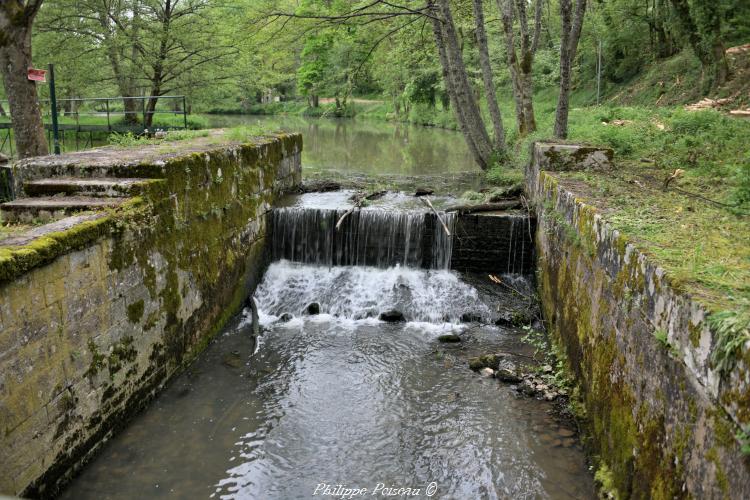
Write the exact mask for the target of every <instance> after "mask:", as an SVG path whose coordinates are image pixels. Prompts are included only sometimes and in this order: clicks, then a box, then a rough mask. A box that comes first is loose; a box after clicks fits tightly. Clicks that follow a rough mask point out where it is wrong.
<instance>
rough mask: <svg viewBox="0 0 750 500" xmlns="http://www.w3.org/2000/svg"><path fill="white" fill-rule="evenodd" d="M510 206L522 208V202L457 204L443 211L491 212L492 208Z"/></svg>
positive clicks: (509, 207) (499, 208) (504, 208)
mask: <svg viewBox="0 0 750 500" xmlns="http://www.w3.org/2000/svg"><path fill="white" fill-rule="evenodd" d="M512 208H523V203H521V200H503V201H498V202H495V203H479V204H477V205H457V206H453V207H448V208H446V209H445V211H446V212H458V213H459V214H471V213H474V212H492V211H493V210H509V209H512Z"/></svg>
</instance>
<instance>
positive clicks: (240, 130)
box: [225, 125, 269, 142]
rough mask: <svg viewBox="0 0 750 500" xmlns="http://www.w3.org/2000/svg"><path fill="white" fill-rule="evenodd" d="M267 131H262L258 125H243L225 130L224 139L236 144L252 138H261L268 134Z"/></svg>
mask: <svg viewBox="0 0 750 500" xmlns="http://www.w3.org/2000/svg"><path fill="white" fill-rule="evenodd" d="M268 132H269V131H268V130H267V129H264V128H263V127H262V126H260V125H244V126H241V127H233V128H230V129H229V130H227V132H226V135H225V136H226V137H227V139H229V140H230V141H236V142H247V141H250V140H252V139H253V138H258V137H263V136H264V135H266V134H268Z"/></svg>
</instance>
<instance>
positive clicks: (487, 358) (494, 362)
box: [469, 354, 502, 370]
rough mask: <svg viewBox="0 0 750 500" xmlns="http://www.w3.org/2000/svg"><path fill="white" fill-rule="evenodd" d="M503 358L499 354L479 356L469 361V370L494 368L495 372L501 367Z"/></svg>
mask: <svg viewBox="0 0 750 500" xmlns="http://www.w3.org/2000/svg"><path fill="white" fill-rule="evenodd" d="M501 358H502V356H500V355H497V354H485V355H484V356H477V357H476V358H471V359H469V368H471V369H472V370H481V369H482V368H492V369H493V370H496V369H497V367H498V366H499V365H500V359H501Z"/></svg>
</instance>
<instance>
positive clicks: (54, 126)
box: [49, 63, 60, 155]
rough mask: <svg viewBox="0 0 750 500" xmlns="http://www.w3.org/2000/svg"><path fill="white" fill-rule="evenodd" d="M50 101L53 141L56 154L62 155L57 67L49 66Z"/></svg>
mask: <svg viewBox="0 0 750 500" xmlns="http://www.w3.org/2000/svg"><path fill="white" fill-rule="evenodd" d="M49 100H50V104H51V105H52V140H53V143H54V150H55V154H56V155H59V154H60V138H59V135H58V132H59V131H58V128H57V98H56V96H55V65H54V64H52V63H50V65H49Z"/></svg>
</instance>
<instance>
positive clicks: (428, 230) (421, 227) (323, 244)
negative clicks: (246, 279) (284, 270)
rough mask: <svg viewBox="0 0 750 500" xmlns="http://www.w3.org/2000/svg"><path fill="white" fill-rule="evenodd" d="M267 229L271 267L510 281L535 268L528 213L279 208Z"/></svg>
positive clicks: (532, 222) (530, 221) (272, 216)
mask: <svg viewBox="0 0 750 500" xmlns="http://www.w3.org/2000/svg"><path fill="white" fill-rule="evenodd" d="M438 217H439V218H440V220H438ZM441 221H442V223H441ZM268 225H269V228H270V232H271V235H272V236H271V238H270V242H271V243H270V253H271V258H272V259H273V260H280V259H285V260H289V261H292V262H300V263H305V264H318V265H324V266H375V267H379V268H386V267H391V266H396V265H400V266H405V267H415V268H423V269H456V270H460V271H473V272H492V273H511V274H528V273H530V272H532V269H533V262H534V260H533V250H534V244H533V239H532V237H533V231H534V230H535V224H534V221H533V218H532V217H530V216H529V215H528V214H513V213H506V212H493V213H489V214H464V215H458V214H457V213H455V212H445V211H441V212H438V213H437V214H436V213H433V212H431V211H426V210H415V209H409V210H403V209H398V208H395V209H390V210H389V209H383V208H365V209H362V210H354V211H350V210H349V209H346V208H314V207H304V206H303V207H285V208H277V209H274V210H273V211H272V212H271V214H270V216H269V224H268ZM446 228H447V231H446ZM449 233H450V234H449Z"/></svg>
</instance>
